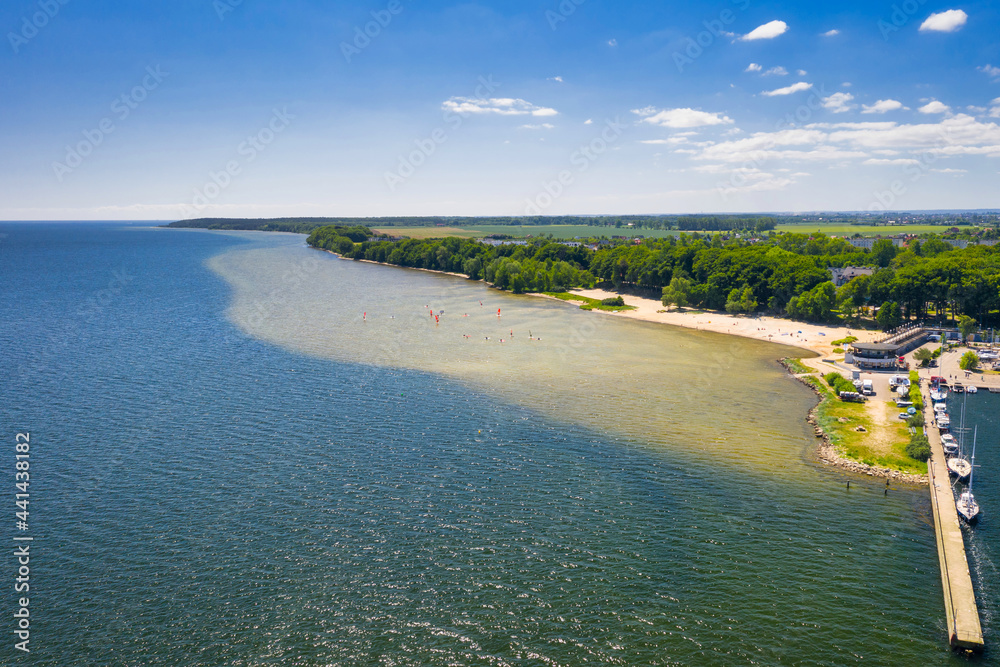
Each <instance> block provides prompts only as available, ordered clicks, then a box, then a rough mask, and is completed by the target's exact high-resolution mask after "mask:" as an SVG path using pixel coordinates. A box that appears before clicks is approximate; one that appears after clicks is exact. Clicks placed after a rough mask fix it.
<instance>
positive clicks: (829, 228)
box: [374, 223, 948, 239]
mask: <svg viewBox="0 0 1000 667" xmlns="http://www.w3.org/2000/svg"><path fill="white" fill-rule="evenodd" d="M946 229H948V228H947V227H942V226H940V225H902V226H899V227H883V226H879V227H876V226H874V225H864V226H861V225H848V224H843V223H831V224H824V223H796V224H785V225H778V228H777V231H779V232H796V233H799V234H808V233H811V232H816V231H819V232H822V233H824V234H827V235H831V236H850V235H853V234H862V235H865V236H875V235H878V234H881V235H882V236H892V235H893V234H924V233H927V232H931V233H937V234H940V233H941V232H944V231H945V230H946ZM374 231H376V232H379V233H383V234H391V235H393V236H408V237H410V238H411V239H433V238H442V237H445V236H459V237H462V238H478V237H482V236H487V235H489V234H509V235H510V236H513V237H516V238H524V237H526V236H529V235H530V236H547V235H549V234H552V236H553V237H554V238H557V239H573V238H576V237H578V236H580V237H584V238H589V237H591V236H597V237H600V236H607V237H611V236H643V237H645V238H657V239H659V238H664V237H667V236H678V235H679V234H680V232H679V231H677V230H676V229H672V230H662V229H627V228H621V229H619V228H617V227H605V226H603V225H537V226H532V225H475V226H469V227H379V228H376V229H374ZM702 233H704V232H702Z"/></svg>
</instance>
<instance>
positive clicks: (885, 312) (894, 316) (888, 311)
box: [875, 301, 903, 331]
mask: <svg viewBox="0 0 1000 667" xmlns="http://www.w3.org/2000/svg"><path fill="white" fill-rule="evenodd" d="M875 321H876V322H877V323H878V326H879V328H880V329H882V331H889V330H890V329H895V328H896V327H898V326H899V325H900V324H902V322H903V314H902V311H901V310H900V308H899V304H898V303H896V302H895V301H886V302H885V303H883V304H882V307H881V308H879V309H878V315H876V316H875Z"/></svg>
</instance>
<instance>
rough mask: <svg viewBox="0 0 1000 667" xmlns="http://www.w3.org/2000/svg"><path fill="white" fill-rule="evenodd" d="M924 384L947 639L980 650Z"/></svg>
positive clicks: (973, 603)
mask: <svg viewBox="0 0 1000 667" xmlns="http://www.w3.org/2000/svg"><path fill="white" fill-rule="evenodd" d="M927 389H928V388H927V385H926V384H924V385H923V386H922V387H921V392H922V393H923V396H924V419H925V420H926V421H927V438H928V439H929V440H930V443H931V458H930V460H928V461H927V477H928V480H929V485H930V492H931V512H932V514H933V519H934V533H935V535H936V536H937V549H938V560H939V561H940V562H941V586H942V587H943V588H944V609H945V615H946V616H947V619H948V641H949V643H950V644H951V645H952V646H953V647H956V648H963V649H969V650H973V651H981V650H982V649H983V646H984V644H983V629H982V626H981V625H980V624H979V610H978V609H977V607H976V593H975V590H974V589H973V588H972V576H971V575H970V573H969V561H968V557H967V556H966V553H965V542H964V540H963V538H962V527H961V526H960V525H959V519H958V510H957V509H955V494H954V492H953V491H952V488H951V479H950V478H949V476H948V468H947V464H946V463H945V458H944V449H943V448H942V446H941V435H940V434H939V433H938V430H937V429H936V428H935V427H934V426H933V422H934V408H933V406H932V404H931V400H930V396H929V395H928V391H927Z"/></svg>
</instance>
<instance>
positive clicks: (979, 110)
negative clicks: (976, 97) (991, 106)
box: [965, 104, 986, 113]
mask: <svg viewBox="0 0 1000 667" xmlns="http://www.w3.org/2000/svg"><path fill="white" fill-rule="evenodd" d="M965 108H966V109H967V110H969V111H971V112H972V113H986V107H977V106H976V105H974V104H970V105H969V106H967V107H965Z"/></svg>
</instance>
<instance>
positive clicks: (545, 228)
mask: <svg viewBox="0 0 1000 667" xmlns="http://www.w3.org/2000/svg"><path fill="white" fill-rule="evenodd" d="M373 231H376V232H380V233H383V234H391V235H393V236H409V237H410V238H411V239H433V238H441V237H444V236H460V237H462V238H478V237H481V236H487V235H489V234H508V235H510V236H514V237H516V238H524V237H526V236H528V235H531V236H548V235H549V234H552V236H553V237H555V238H557V239H573V238H575V237H577V236H582V237H584V238H589V237H591V236H598V237H600V236H607V237H611V236H644V237H646V238H663V237H666V236H677V234H678V232H677V231H676V230H672V231H671V230H667V231H664V230H660V229H624V228H623V229H618V228H616V227H605V226H603V225H537V226H535V225H476V226H470V227H461V228H460V227H380V228H377V229H373Z"/></svg>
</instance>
